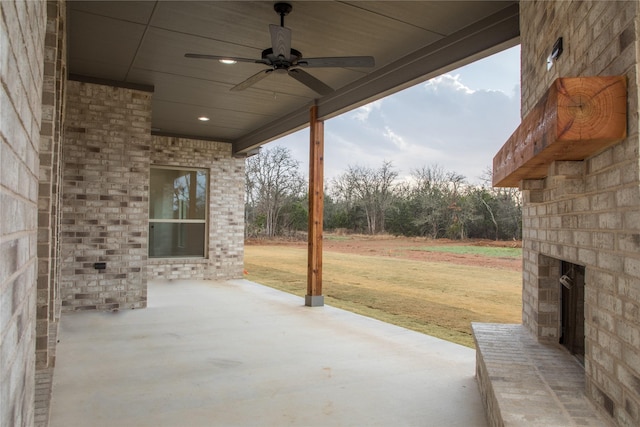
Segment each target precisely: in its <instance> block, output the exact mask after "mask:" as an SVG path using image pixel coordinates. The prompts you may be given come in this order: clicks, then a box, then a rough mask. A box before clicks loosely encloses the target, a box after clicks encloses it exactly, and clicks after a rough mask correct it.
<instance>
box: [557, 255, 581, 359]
mask: <svg viewBox="0 0 640 427" xmlns="http://www.w3.org/2000/svg"><path fill="white" fill-rule="evenodd" d="M561 269H562V275H561V276H560V288H561V292H560V294H561V304H560V307H561V316H560V317H561V322H562V324H561V326H562V329H561V333H560V344H562V345H563V346H564V347H566V348H567V350H569V352H570V353H571V354H573V355H575V357H576V358H577V359H578V360H579V361H580V363H582V365H583V366H584V277H585V268H584V266H581V265H577V264H572V263H570V262H566V261H562V267H561Z"/></svg>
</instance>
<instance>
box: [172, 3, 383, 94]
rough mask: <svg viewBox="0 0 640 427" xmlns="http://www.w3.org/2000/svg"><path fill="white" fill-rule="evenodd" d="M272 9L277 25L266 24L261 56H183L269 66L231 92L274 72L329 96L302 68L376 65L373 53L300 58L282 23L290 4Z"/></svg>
mask: <svg viewBox="0 0 640 427" xmlns="http://www.w3.org/2000/svg"><path fill="white" fill-rule="evenodd" d="M273 8H274V10H275V11H276V13H278V15H280V25H273V24H271V25H269V32H270V33H271V48H269V49H265V50H263V51H262V58H261V59H249V58H235V57H231V56H219V55H205V54H199V53H187V54H185V55H184V56H185V57H187V58H200V59H215V60H217V61H220V62H222V63H225V64H235V63H237V62H250V63H254V64H264V65H267V66H269V67H270V68H267V69H265V70H262V71H260V72H258V73H257V74H254V75H253V76H251V77H249V78H248V79H246V80H245V81H243V82H242V83H239V84H237V85H235V86H234V87H232V88H231V90H232V91H240V90H244V89H247V88H248V87H250V86H252V85H254V84H256V83H257V82H259V81H260V80H262V79H263V78H265V77H267V76H268V75H269V74H271V73H273V72H277V73H282V74H285V73H286V74H288V75H289V76H291V77H293V78H294V79H296V80H297V81H299V82H300V83H302V84H303V85H305V86H307V87H309V88H310V89H312V90H313V91H315V92H317V93H319V94H320V95H328V94H329V93H331V92H333V89H332V88H331V87H329V86H328V85H326V84H325V83H323V82H322V81H320V80H318V79H317V78H315V77H314V76H312V75H311V74H309V73H307V72H306V71H304V70H302V68H321V67H325V68H327V67H373V66H374V65H375V61H374V58H373V57H372V56H339V57H324V58H303V57H302V53H301V52H300V51H297V50H295V49H293V48H291V29H289V28H287V27H285V26H284V17H285V16H287V15H288V14H289V12H291V10H292V9H293V7H292V6H291V5H290V4H289V3H276V4H275V5H274V6H273Z"/></svg>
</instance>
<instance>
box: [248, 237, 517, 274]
mask: <svg viewBox="0 0 640 427" xmlns="http://www.w3.org/2000/svg"><path fill="white" fill-rule="evenodd" d="M246 244H247V245H284V246H292V247H304V246H306V245H307V242H304V241H291V240H283V239H276V240H260V239H253V240H247V242H246ZM322 245H323V249H324V251H328V252H338V253H346V254H355V255H368V256H381V257H392V258H401V259H409V260H414V261H428V262H446V263H452V264H459V265H468V266H475V267H488V268H498V269H505V270H511V271H521V270H522V260H521V259H520V258H511V257H487V256H482V255H475V254H454V253H448V252H430V251H425V250H418V248H421V247H426V246H429V247H431V246H433V247H437V246H484V247H502V248H521V247H522V242H520V241H493V240H464V241H460V240H449V239H437V240H433V239H425V238H417V237H416V238H410V237H393V236H357V235H351V236H342V235H331V234H325V239H324V241H323V242H322Z"/></svg>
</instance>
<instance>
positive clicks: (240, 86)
mask: <svg viewBox="0 0 640 427" xmlns="http://www.w3.org/2000/svg"><path fill="white" fill-rule="evenodd" d="M272 71H273V70H271V69H268V70H262V71H260V72H259V73H256V74H254V75H253V76H251V77H249V78H248V79H247V80H245V81H243V82H242V83H238V84H237V85H235V86H234V87H232V88H231V89H230V90H231V91H233V92H237V91H240V90H245V89H246V88H248V87H249V86H253V85H254V84H256V83H258V82H259V81H260V80H262V79H264V78H265V77H267V76H268V75H269V73H271V72H272Z"/></svg>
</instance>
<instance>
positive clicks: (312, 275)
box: [305, 105, 324, 307]
mask: <svg viewBox="0 0 640 427" xmlns="http://www.w3.org/2000/svg"><path fill="white" fill-rule="evenodd" d="M310 116H311V119H310V128H311V131H310V134H311V137H310V144H309V236H308V243H309V252H308V256H307V295H306V296H305V305H306V306H308V307H319V306H323V305H324V296H322V221H323V219H322V211H323V208H324V122H323V121H320V120H318V107H317V106H315V105H314V106H313V107H311V111H310Z"/></svg>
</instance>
